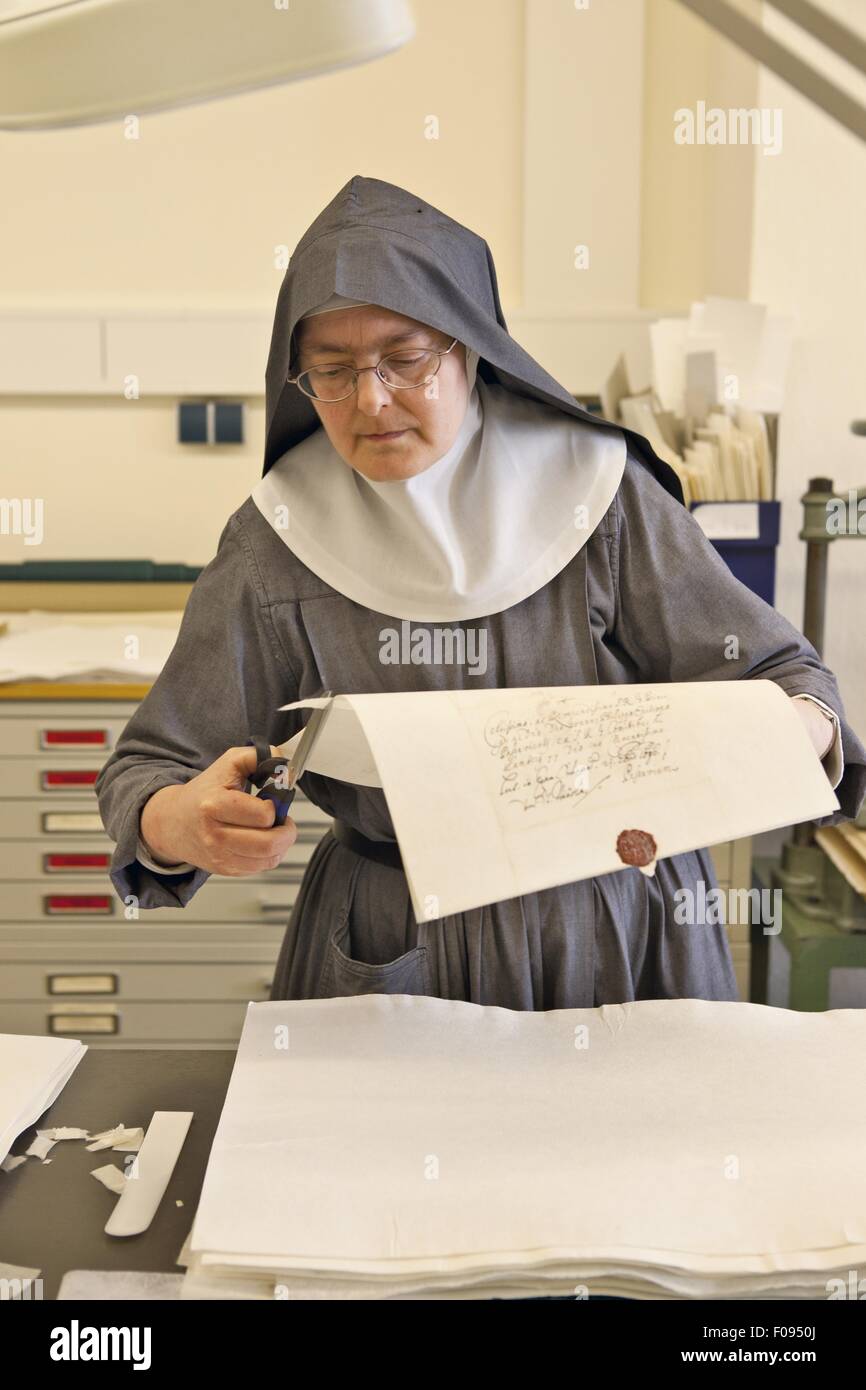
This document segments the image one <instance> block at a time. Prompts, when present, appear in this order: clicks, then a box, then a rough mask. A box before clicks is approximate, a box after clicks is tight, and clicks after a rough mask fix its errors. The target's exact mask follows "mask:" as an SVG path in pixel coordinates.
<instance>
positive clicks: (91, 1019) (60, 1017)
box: [46, 1014, 120, 1033]
mask: <svg viewBox="0 0 866 1390" xmlns="http://www.w3.org/2000/svg"><path fill="white" fill-rule="evenodd" d="M46 1023H47V1025H48V1029H47V1031H48V1032H49V1033H119V1032H120V1019H119V1018H118V1016H117V1014H48V1016H47V1018H46Z"/></svg>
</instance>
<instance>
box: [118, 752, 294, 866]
mask: <svg viewBox="0 0 866 1390" xmlns="http://www.w3.org/2000/svg"><path fill="white" fill-rule="evenodd" d="M270 748H271V755H272V756H274V757H275V756H277V755H278V754H279V751H280V750H279V749H278V748H275V747H274V745H273V744H271V745H270ZM256 762H257V756H256V750H255V748H254V747H253V746H252V745H249V746H248V747H245V748H229V749H227V750H226V752H225V753H223V755H222V757H220V758H217V759H216V761H215V762H213V763H211V765H210V767H207V768H205V770H204V772H200V773H199V774H198V776H197V777H193V778H192V780H191V781H189V782H184V783H175V784H173V785H172V786H168V787H160V789H159V791H157V792H154V794H153V796H151V797H149V798H148V800H147V801H146V802H145V803H144V806H143V808H142V811H141V817H140V821H139V825H140V830H141V835H142V838H143V839H144V840H145V842H146V843H147V846H148V848H149V849H150V850H151V851H152V852H153V854H154V856H155V858H156V859H157V861H159V862H161V863H164V864H166V865H169V864H183V863H185V864H194V865H195V866H196V867H197V868H200V869H207V870H208V872H209V873H212V874H226V875H227V876H228V877H230V878H243V877H245V876H246V875H249V874H261V873H264V872H265V870H267V869H275V868H276V867H277V865H278V864H279V863H280V861H281V860H282V858H283V855H284V854H285V852H286V850H287V849H288V848H289V846H290V845H293V844H294V843H295V840H296V839H297V836H298V827H297V825H296V824H295V822H294V821H293V820H292V819H291V817H289V818H288V819H287V820H286V823H285V825H274V816H275V815H276V812H275V810H274V806H273V803H272V802H270V801H264V800H262V799H260V798H259V797H257V796H251V795H250V794H249V792H245V791H244V789H243V788H244V784H245V783H246V781H247V779H248V778H249V776H250V774H251V773H252V772H254V771H255V767H256Z"/></svg>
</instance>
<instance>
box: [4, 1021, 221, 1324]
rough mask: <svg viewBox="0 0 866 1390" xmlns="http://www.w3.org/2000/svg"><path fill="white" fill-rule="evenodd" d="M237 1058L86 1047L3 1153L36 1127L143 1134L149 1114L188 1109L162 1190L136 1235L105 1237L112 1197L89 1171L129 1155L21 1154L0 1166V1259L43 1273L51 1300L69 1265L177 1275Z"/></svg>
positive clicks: (77, 1148) (80, 1144)
mask: <svg viewBox="0 0 866 1390" xmlns="http://www.w3.org/2000/svg"><path fill="white" fill-rule="evenodd" d="M235 1055H236V1050H235V1048H225V1049H223V1048H220V1049H214V1050H195V1049H178V1050H177V1051H174V1050H169V1051H164V1050H162V1049H159V1050H157V1049H142V1050H141V1051H133V1050H128V1051H127V1050H126V1049H124V1048H90V1049H89V1051H88V1052H86V1053H85V1055H84V1056H83V1057H82V1059H81V1061H80V1062H79V1064H78V1066H77V1067H76V1068H75V1071H74V1072H73V1073H72V1075H71V1077H70V1078H69V1080H68V1081H67V1083H66V1085H65V1086H64V1088H63V1090H62V1091H61V1093H60V1095H59V1096H58V1097H57V1100H56V1101H55V1102H54V1104H53V1105H51V1106H49V1108H48V1109H47V1110H46V1111H44V1112H43V1114H42V1115H40V1116H39V1119H38V1120H37V1121H36V1124H35V1125H33V1126H32V1127H31V1128H30V1129H28V1130H25V1131H24V1132H23V1133H22V1134H20V1135H19V1136H18V1138H17V1139H16V1140H15V1143H14V1144H13V1145H12V1148H11V1150H10V1152H11V1153H13V1154H21V1153H24V1151H25V1150H26V1149H28V1148H29V1147H30V1144H31V1143H32V1141H33V1140H34V1139H35V1138H36V1130H37V1128H39V1129H52V1128H54V1127H55V1126H58V1125H75V1126H77V1127H79V1128H81V1129H87V1130H89V1131H90V1133H91V1134H98V1133H99V1132H100V1131H101V1130H104V1129H112V1128H113V1127H114V1126H115V1125H118V1124H125V1125H128V1126H130V1127H131V1126H133V1125H141V1126H142V1128H143V1129H144V1130H145V1132H146V1131H147V1127H148V1125H149V1124H150V1121H151V1116H152V1115H153V1112H154V1111H155V1110H191V1111H192V1112H193V1118H192V1122H191V1124H190V1127H189V1131H188V1133H187V1136H186V1139H185V1140H184V1145H183V1148H182V1149H181V1151H180V1157H179V1158H178V1160H177V1163H176V1164H175V1168H174V1172H173V1174H172V1176H171V1178H170V1180H169V1184H168V1187H167V1188H166V1190H165V1195H164V1196H163V1198H162V1201H161V1202H160V1204H159V1208H158V1209H157V1212H156V1215H155V1216H154V1218H153V1220H152V1221H151V1223H150V1226H149V1227H148V1229H147V1230H146V1231H143V1232H142V1233H141V1235H138V1236H124V1237H119V1236H107V1235H106V1234H105V1231H104V1229H103V1228H104V1226H105V1223H106V1221H107V1220H108V1218H109V1216H110V1215H111V1213H112V1211H113V1210H114V1206H115V1203H116V1202H117V1200H118V1199H117V1194H116V1193H114V1192H110V1191H109V1189H108V1188H107V1187H104V1186H103V1184H102V1183H101V1182H98V1181H97V1179H96V1178H92V1177H91V1176H90V1174H91V1171H92V1170H93V1169H94V1168H100V1167H102V1166H103V1164H106V1163H113V1164H115V1165H116V1166H117V1167H119V1168H121V1169H122V1168H123V1162H124V1159H126V1158H130V1157H132V1155H130V1154H125V1153H121V1152H119V1151H115V1150H114V1149H101V1150H99V1151H98V1152H96V1153H88V1151H87V1148H86V1144H87V1142H88V1141H87V1140H86V1139H68V1140H60V1141H59V1142H58V1143H57V1144H55V1145H54V1148H53V1149H52V1150H51V1152H50V1153H49V1155H48V1157H49V1158H50V1159H51V1160H52V1161H51V1162H50V1163H47V1164H43V1163H42V1161H41V1159H38V1158H28V1159H27V1161H26V1162H25V1163H21V1164H19V1165H18V1167H17V1168H15V1169H14V1171H13V1172H11V1173H2V1172H0V1262H2V1263H4V1264H13V1265H26V1266H29V1267H31V1268H38V1269H40V1270H41V1276H40V1277H41V1278H42V1281H43V1296H44V1297H45V1298H56V1297H57V1293H58V1290H59V1288H60V1281H61V1279H62V1278H63V1275H64V1274H65V1273H66V1271H67V1270H70V1269H135V1270H155V1271H161V1272H163V1273H172V1274H180V1273H182V1272H183V1271H182V1267H181V1266H180V1265H178V1263H177V1257H178V1255H179V1253H180V1250H181V1246H182V1245H183V1243H184V1241H185V1240H186V1238H187V1236H188V1235H189V1232H190V1228H191V1226H192V1222H193V1218H194V1216H195V1212H196V1207H197V1206H198V1200H199V1194H200V1193H201V1188H202V1183H203V1181H204V1174H205V1169H206V1167H207V1160H208V1156H209V1154H210V1149H211V1145H212V1143H213V1138H214V1134H215V1133H216V1127H217V1124H218V1122H219V1117H220V1113H221V1111H222V1107H223V1101H224V1100H225V1094H226V1090H227V1088H228V1083H229V1077H230V1076H231V1072H232V1067H233V1066H234V1061H235ZM178 1200H180V1201H182V1202H183V1206H182V1207H179V1206H177V1205H176V1202H177V1201H178Z"/></svg>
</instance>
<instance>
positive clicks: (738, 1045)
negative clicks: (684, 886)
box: [188, 995, 866, 1297]
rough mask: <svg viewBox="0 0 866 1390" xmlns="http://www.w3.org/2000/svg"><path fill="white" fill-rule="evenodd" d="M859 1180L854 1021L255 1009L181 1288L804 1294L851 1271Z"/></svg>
mask: <svg viewBox="0 0 866 1390" xmlns="http://www.w3.org/2000/svg"><path fill="white" fill-rule="evenodd" d="M864 1171H866V1011H863V1010H857V1009H845V1010H835V1011H831V1012H828V1013H799V1012H794V1011H788V1010H785V1009H773V1008H769V1007H767V1006H764V1005H758V1004H740V1003H729V1002H709V1001H706V1000H697V999H681V1000H646V1001H639V1002H636V1003H627V1004H621V1005H604V1006H602V1007H601V1008H598V1009H561V1010H549V1011H539V1012H532V1011H526V1012H520V1011H512V1010H509V1009H502V1008H498V1007H483V1006H481V1005H477V1004H468V1003H464V1002H462V1001H455V1000H442V999H438V998H431V997H425V996H408V995H367V996H356V997H352V998H345V999H343V998H335V999H324V1000H296V1001H274V1002H269V1003H263V1004H258V1003H254V1004H250V1005H249V1008H248V1012H247V1016H246V1020H245V1024H244V1030H243V1035H242V1038H241V1042H240V1046H239V1050H238V1055H237V1059H236V1062H235V1068H234V1071H233V1073H232V1077H231V1081H230V1084H229V1088H228V1093H227V1096H226V1102H225V1106H224V1108H223V1112H222V1116H221V1118H220V1122H219V1127H218V1130H217V1134H216V1137H215V1140H214V1145H213V1149H212V1151H211V1156H210V1160H209V1162H208V1168H207V1172H206V1175H205V1181H204V1186H203V1190H202V1195H201V1201H200V1204H199V1208H198V1212H197V1215H196V1218H195V1223H194V1225H193V1229H192V1232H191V1235H190V1239H189V1251H190V1254H191V1257H192V1259H191V1265H192V1270H191V1284H190V1288H194V1287H195V1286H196V1279H197V1278H201V1279H202V1280H204V1281H205V1282H208V1281H209V1283H210V1287H211V1289H213V1288H214V1287H219V1283H220V1281H223V1285H224V1287H225V1288H226V1289H228V1288H238V1289H243V1288H244V1287H245V1281H246V1287H247V1293H246V1294H245V1295H244V1296H268V1294H267V1289H266V1287H265V1292H264V1293H262V1291H261V1284H262V1280H264V1284H265V1286H266V1285H267V1277H271V1279H273V1278H275V1277H286V1278H290V1279H298V1280H300V1281H307V1282H308V1284H309V1283H310V1281H313V1282H314V1281H318V1282H319V1287H321V1288H325V1287H327V1286H328V1285H329V1283H330V1282H331V1281H333V1285H334V1289H335V1291H336V1290H337V1289H339V1288H340V1287H341V1286H343V1292H344V1296H349V1297H354V1296H359V1295H360V1296H363V1289H364V1287H365V1286H366V1287H367V1289H368V1290H371V1291H372V1290H374V1289H376V1288H378V1289H382V1288H388V1289H389V1290H391V1289H394V1288H397V1289H399V1288H401V1287H402V1288H403V1290H404V1291H405V1290H410V1291H411V1290H412V1288H413V1287H422V1286H423V1287H435V1286H437V1285H441V1284H442V1283H443V1282H444V1281H445V1280H451V1281H455V1282H456V1283H457V1284H458V1285H459V1284H461V1283H468V1282H471V1281H472V1280H482V1279H485V1278H487V1281H488V1284H489V1283H490V1281H491V1280H493V1281H496V1280H500V1281H504V1282H505V1283H506V1285H507V1284H508V1283H509V1281H510V1282H511V1283H513V1284H515V1285H520V1284H521V1283H524V1284H525V1283H526V1282H527V1281H528V1280H531V1281H533V1282H534V1283H536V1284H538V1283H539V1282H541V1281H546V1282H548V1283H549V1284H550V1285H551V1286H552V1287H550V1288H549V1289H548V1290H547V1291H550V1292H554V1291H556V1286H557V1284H558V1285H559V1286H561V1285H562V1284H563V1283H565V1285H566V1291H567V1285H568V1281H569V1280H571V1281H572V1283H573V1282H574V1281H575V1280H576V1279H578V1278H581V1277H592V1278H594V1279H603V1278H610V1279H612V1280H616V1279H623V1280H625V1281H626V1282H628V1281H631V1282H632V1283H633V1284H634V1285H635V1287H636V1288H639V1289H641V1290H646V1288H647V1286H648V1285H650V1284H654V1285H658V1286H659V1287H658V1289H657V1292H656V1294H655V1295H653V1294H650V1295H649V1296H690V1295H691V1296H695V1295H696V1291H704V1292H707V1291H712V1290H726V1291H727V1295H728V1296H730V1295H731V1292H732V1290H734V1289H738V1288H739V1289H741V1290H742V1291H743V1292H748V1293H749V1294H750V1295H760V1294H762V1293H764V1294H767V1296H771V1291H772V1290H776V1291H777V1294H778V1290H779V1289H780V1288H781V1287H782V1286H783V1285H785V1284H788V1285H789V1286H790V1287H791V1289H792V1290H793V1289H795V1288H798V1287H799V1289H800V1291H801V1292H800V1294H799V1295H796V1296H812V1297H814V1296H823V1297H826V1296H827V1293H826V1288H825V1285H826V1281H827V1278H828V1277H830V1276H831V1275H832V1274H833V1273H834V1272H838V1271H847V1270H848V1269H851V1268H855V1267H860V1266H862V1265H863V1264H864V1262H866V1183H864V1181H863V1173H864ZM257 1281H258V1283H259V1286H260V1288H259V1292H258V1294H256V1293H255V1284H256V1282H257ZM413 1281H414V1283H413ZM530 1286H531V1285H530ZM536 1291H543V1290H536ZM594 1291H596V1292H597V1291H600V1290H599V1289H598V1288H596V1289H594ZM188 1296H193V1295H191V1294H189V1295H188ZM204 1296H208V1295H204ZM271 1296H272V1294H271ZM368 1296H374V1295H372V1294H371V1295H368ZM389 1296H390V1294H389ZM397 1296H399V1294H398V1295H397ZM708 1296H713V1295H712V1292H710V1293H709V1295H708ZM719 1296H725V1293H724V1292H722V1293H720V1295H719Z"/></svg>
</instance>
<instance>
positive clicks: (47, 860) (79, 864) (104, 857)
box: [42, 850, 111, 874]
mask: <svg viewBox="0 0 866 1390" xmlns="http://www.w3.org/2000/svg"><path fill="white" fill-rule="evenodd" d="M110 863H111V855H110V854H98V853H90V854H88V853H86V852H84V853H81V854H77V853H74V852H73V851H71V850H70V851H69V852H67V853H64V854H59V853H55V854H43V856H42V869H43V872H44V873H47V874H68V873H71V872H81V873H87V872H88V870H91V871H92V870H94V869H107V868H108V866H109V864H110Z"/></svg>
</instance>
